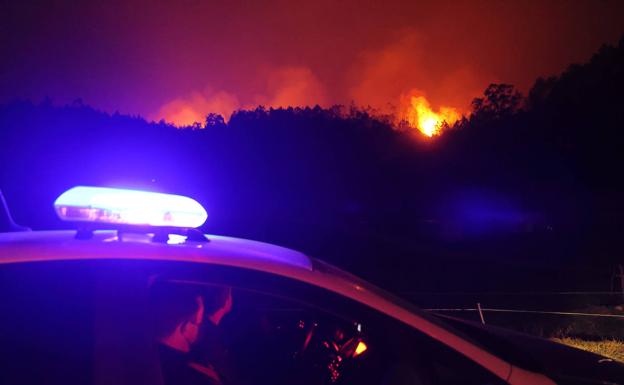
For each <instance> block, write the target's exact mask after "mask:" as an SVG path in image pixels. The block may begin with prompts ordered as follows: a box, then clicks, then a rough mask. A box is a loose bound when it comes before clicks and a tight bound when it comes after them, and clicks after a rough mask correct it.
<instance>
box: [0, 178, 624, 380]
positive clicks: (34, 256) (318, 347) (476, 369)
mask: <svg viewBox="0 0 624 385" xmlns="http://www.w3.org/2000/svg"><path fill="white" fill-rule="evenodd" d="M54 208H55V210H56V212H57V214H58V216H59V218H60V219H61V220H64V221H69V222H72V223H73V224H74V225H75V230H71V231H10V232H5V233H0V384H163V383H164V380H163V376H162V371H161V366H160V362H159V357H158V354H157V352H156V349H155V344H154V338H153V335H152V330H151V327H150V325H151V322H150V312H149V309H148V308H149V305H148V302H149V300H148V299H149V296H150V290H151V288H152V287H153V285H154V282H156V281H158V282H160V281H166V282H168V283H170V284H174V285H180V286H188V287H191V286H192V287H196V288H211V287H228V288H232V300H233V301H232V302H233V303H232V310H231V312H230V313H229V314H227V315H226V316H225V317H224V318H223V321H222V322H221V324H220V333H222V334H223V341H225V342H224V346H225V347H224V349H226V350H227V353H228V360H229V361H230V362H229V363H228V366H229V370H231V371H232V372H233V373H234V374H233V377H234V378H235V379H236V381H235V383H240V384H315V385H316V384H319V385H320V384H334V383H335V384H358V385H362V384H371V385H382V384H397V385H398V384H423V385H428V384H482V385H485V384H504V383H508V384H524V385H539V384H555V383H561V384H567V383H570V384H572V383H573V384H590V383H601V384H607V383H617V382H618V381H624V369H623V366H622V365H621V364H618V363H616V362H613V361H612V360H608V359H605V358H604V357H600V356H596V355H593V354H590V353H586V352H581V351H579V350H576V349H572V348H568V347H565V346H563V345H559V344H556V343H553V342H549V341H545V340H541V339H537V338H532V337H528V336H525V335H521V334H514V333H512V332H509V331H505V330H499V329H496V328H493V327H485V326H482V325H476V324H472V323H469V322H466V321H460V320H456V319H453V318H440V317H439V316H436V315H434V314H430V313H427V312H425V311H422V310H419V309H418V308H416V307H414V306H413V305H411V304H409V303H407V302H405V301H403V300H401V299H399V298H397V297H395V296H393V295H391V294H389V293H388V292H385V291H383V290H382V289H379V288H377V287H375V286H373V285H371V284H369V283H367V282H364V281H362V280H361V279H358V278H357V277H355V276H353V275H351V274H348V273H346V272H344V271H341V270H339V269H337V268H336V267H333V266H331V265H329V264H327V263H325V262H322V261H320V260H318V259H315V258H311V257H309V256H307V255H304V254H302V253H300V252H297V251H294V250H290V249H287V248H283V247H279V246H275V245H271V244H266V243H261V242H256V241H251V240H244V239H237V238H230V237H224V236H217V235H206V234H202V233H201V232H200V231H199V230H198V229H197V228H198V227H199V226H201V225H202V224H203V223H204V221H205V220H206V219H207V213H206V211H205V210H204V209H203V208H202V206H201V205H200V204H199V203H197V202H196V201H195V200H193V199H191V198H188V197H183V196H177V195H167V194H160V193H153V192H143V191H135V190H122V189H112V188H97V187H76V188H73V189H70V190H68V191H67V192H65V193H63V194H62V195H61V196H60V197H59V198H58V199H57V200H56V202H55V203H54ZM4 215H5V217H6V218H10V216H9V215H8V212H6V213H4ZM11 227H12V230H23V229H20V228H17V227H15V226H14V225H11ZM232 383H234V381H232Z"/></svg>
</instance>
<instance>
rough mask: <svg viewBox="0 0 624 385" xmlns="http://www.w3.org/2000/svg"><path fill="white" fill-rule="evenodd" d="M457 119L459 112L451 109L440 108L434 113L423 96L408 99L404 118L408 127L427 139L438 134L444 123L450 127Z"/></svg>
mask: <svg viewBox="0 0 624 385" xmlns="http://www.w3.org/2000/svg"><path fill="white" fill-rule="evenodd" d="M459 118H460V114H459V112H458V111H457V110H456V109H454V108H451V107H440V109H439V110H438V112H434V111H433V110H432V109H431V106H430V105H429V102H428V101H427V99H426V98H425V97H424V96H412V97H411V98H410V103H409V107H408V110H407V112H406V116H405V120H407V122H408V124H409V125H410V127H415V128H418V130H420V132H422V133H423V134H425V135H427V136H429V137H431V136H434V135H438V134H440V131H441V129H442V126H443V125H444V123H445V122H446V123H447V124H449V125H452V124H453V123H455V122H456V121H457V120H459Z"/></svg>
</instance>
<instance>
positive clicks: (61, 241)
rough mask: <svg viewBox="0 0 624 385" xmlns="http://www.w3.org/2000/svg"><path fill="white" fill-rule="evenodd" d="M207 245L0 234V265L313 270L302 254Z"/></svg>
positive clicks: (230, 242)
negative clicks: (149, 263) (159, 264)
mask: <svg viewBox="0 0 624 385" xmlns="http://www.w3.org/2000/svg"><path fill="white" fill-rule="evenodd" d="M207 238H208V240H209V241H208V242H196V241H186V240H185V237H182V236H177V235H171V236H170V241H169V242H168V243H164V242H153V234H142V233H123V235H121V236H120V235H118V232H117V231H112V230H100V231H94V232H93V236H92V237H91V238H90V239H87V240H83V239H76V231H27V232H12V233H0V245H2V246H3V247H0V264H5V263H19V262H36V261H53V260H68V259H150V260H151V259H155V260H169V261H187V262H201V263H212V264H221V265H233V266H241V267H245V266H247V265H249V266H247V267H251V268H253V267H254V266H256V265H266V267H272V268H279V267H282V268H298V269H305V270H312V261H311V259H310V258H309V257H307V256H306V255H305V254H303V253H301V252H298V251H295V250H291V249H288V248H285V247H281V246H276V245H272V244H268V243H263V242H257V241H251V240H247V239H240V238H233V237H225V236H220V235H207Z"/></svg>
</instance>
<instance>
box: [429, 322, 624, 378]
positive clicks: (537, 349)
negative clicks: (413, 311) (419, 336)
mask: <svg viewBox="0 0 624 385" xmlns="http://www.w3.org/2000/svg"><path fill="white" fill-rule="evenodd" d="M440 317H441V318H443V319H444V320H445V321H446V322H447V323H449V324H451V325H452V326H453V327H455V328H456V329H458V330H460V331H462V332H463V333H465V334H466V335H468V336H469V337H471V338H472V339H474V340H475V341H476V342H478V343H480V344H481V345H483V346H484V347H485V348H487V349H489V350H490V351H492V352H493V353H495V354H498V355H500V356H501V357H503V358H505V359H506V360H508V361H509V362H510V363H512V364H513V365H515V366H519V367H521V368H523V369H528V370H531V371H534V372H539V373H543V374H545V375H547V376H548V377H550V378H552V379H553V380H555V381H556V382H557V383H559V384H624V364H623V363H621V362H618V361H616V360H612V359H610V358H606V357H603V356H600V355H597V354H594V353H590V352H587V351H583V350H580V349H576V348H573V347H569V346H566V345H563V344H560V343H557V342H554V341H550V340H547V339H544V338H538V337H533V336H530V335H527V334H523V333H518V332H515V331H512V330H509V329H504V328H500V327H496V326H486V325H482V324H479V323H475V322H472V321H466V320H462V319H458V318H454V317H448V316H440Z"/></svg>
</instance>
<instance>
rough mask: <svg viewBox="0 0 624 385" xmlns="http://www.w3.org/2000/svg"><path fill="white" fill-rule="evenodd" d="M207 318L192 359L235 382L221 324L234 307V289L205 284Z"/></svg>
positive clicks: (200, 330)
mask: <svg viewBox="0 0 624 385" xmlns="http://www.w3.org/2000/svg"><path fill="white" fill-rule="evenodd" d="M202 298H203V301H204V320H203V323H202V324H201V327H200V329H199V338H198V341H197V344H195V345H194V346H193V348H192V351H191V354H192V357H193V360H195V361H197V362H198V363H200V364H202V365H205V366H208V367H211V368H214V370H215V371H216V372H217V373H218V375H219V378H220V379H221V382H222V383H223V384H226V385H232V384H233V383H234V382H235V381H234V380H235V377H236V376H235V371H234V370H233V367H232V360H231V359H230V354H229V350H228V348H227V345H226V343H225V339H224V336H223V331H222V330H221V328H220V327H219V325H220V324H221V321H222V320H223V317H225V316H226V315H227V314H228V313H229V312H230V311H231V310H232V288H230V287H222V286H211V287H205V288H203V290H202Z"/></svg>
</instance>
